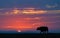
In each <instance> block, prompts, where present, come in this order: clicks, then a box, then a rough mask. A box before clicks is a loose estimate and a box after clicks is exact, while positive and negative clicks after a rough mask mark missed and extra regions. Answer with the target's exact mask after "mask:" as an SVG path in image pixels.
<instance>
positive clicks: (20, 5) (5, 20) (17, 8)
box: [0, 0, 60, 33]
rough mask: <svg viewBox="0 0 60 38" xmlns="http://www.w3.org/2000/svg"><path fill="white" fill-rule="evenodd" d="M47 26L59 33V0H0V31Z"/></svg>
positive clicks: (29, 29)
mask: <svg viewBox="0 0 60 38" xmlns="http://www.w3.org/2000/svg"><path fill="white" fill-rule="evenodd" d="M39 26H48V28H49V32H52V33H60V0H0V32H3V33H4V32H25V33H27V32H29V33H30V32H32V33H33V32H34V33H39V31H37V30H36V28H37V27H39Z"/></svg>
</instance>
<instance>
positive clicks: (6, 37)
mask: <svg viewBox="0 0 60 38" xmlns="http://www.w3.org/2000/svg"><path fill="white" fill-rule="evenodd" d="M0 38H60V33H48V34H39V33H5V34H4V33H0Z"/></svg>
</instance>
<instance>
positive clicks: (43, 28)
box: [37, 26, 48, 33]
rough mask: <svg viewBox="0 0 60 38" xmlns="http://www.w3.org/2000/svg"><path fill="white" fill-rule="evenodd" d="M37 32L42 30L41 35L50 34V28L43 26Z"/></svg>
mask: <svg viewBox="0 0 60 38" xmlns="http://www.w3.org/2000/svg"><path fill="white" fill-rule="evenodd" d="M37 30H40V33H42V32H43V33H47V32H48V27H46V26H41V27H38V28H37Z"/></svg>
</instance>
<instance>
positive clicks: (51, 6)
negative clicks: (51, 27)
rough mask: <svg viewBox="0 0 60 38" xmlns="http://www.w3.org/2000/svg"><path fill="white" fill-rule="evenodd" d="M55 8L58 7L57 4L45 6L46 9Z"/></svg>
mask: <svg viewBox="0 0 60 38" xmlns="http://www.w3.org/2000/svg"><path fill="white" fill-rule="evenodd" d="M57 6H58V4H54V5H49V4H47V5H46V7H47V8H55V7H57Z"/></svg>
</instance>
